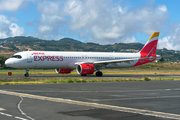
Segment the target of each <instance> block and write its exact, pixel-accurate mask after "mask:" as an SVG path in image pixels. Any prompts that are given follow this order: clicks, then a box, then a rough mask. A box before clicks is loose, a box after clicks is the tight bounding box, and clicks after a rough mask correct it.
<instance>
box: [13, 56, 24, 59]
mask: <svg viewBox="0 0 180 120" xmlns="http://www.w3.org/2000/svg"><path fill="white" fill-rule="evenodd" d="M11 58H19V59H21V58H22V57H21V55H13V56H12V57H11Z"/></svg>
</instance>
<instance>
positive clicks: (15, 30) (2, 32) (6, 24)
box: [0, 15, 24, 38]
mask: <svg viewBox="0 0 180 120" xmlns="http://www.w3.org/2000/svg"><path fill="white" fill-rule="evenodd" d="M0 26H1V27H0V38H7V37H14V36H21V35H24V29H23V28H22V27H19V26H18V25H17V24H16V23H11V21H10V20H9V19H8V18H7V17H6V16H4V15H0Z"/></svg>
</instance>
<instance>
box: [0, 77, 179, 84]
mask: <svg viewBox="0 0 180 120" xmlns="http://www.w3.org/2000/svg"><path fill="white" fill-rule="evenodd" d="M166 80H180V79H179V78H148V77H144V78H138V79H130V78H127V79H118V78H115V79H108V80H104V79H90V80H86V79H78V78H68V79H40V80H35V79H27V80H21V81H19V80H16V79H14V80H3V79H0V85H15V84H46V83H91V82H128V81H166Z"/></svg>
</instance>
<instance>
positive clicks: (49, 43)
mask: <svg viewBox="0 0 180 120" xmlns="http://www.w3.org/2000/svg"><path fill="white" fill-rule="evenodd" d="M2 46H3V47H2ZM143 46H144V45H143V44H141V43H116V44H114V45H99V44H96V43H91V42H89V43H84V42H81V41H78V40H74V39H71V38H63V39H60V40H42V39H38V38H34V37H31V36H28V37H25V36H16V37H9V38H6V39H0V53H7V52H10V54H12V52H19V51H25V50H40V51H41V50H44V51H92V52H138V51H140V50H141V49H142V47H143ZM157 54H160V55H161V54H162V55H163V56H170V55H171V57H167V58H166V59H167V60H173V61H175V60H180V51H174V50H167V49H158V50H157ZM0 56H1V54H0Z"/></svg>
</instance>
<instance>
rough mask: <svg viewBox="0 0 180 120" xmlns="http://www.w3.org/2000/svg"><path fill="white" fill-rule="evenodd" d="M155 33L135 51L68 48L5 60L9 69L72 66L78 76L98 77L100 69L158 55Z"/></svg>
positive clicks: (62, 70)
mask: <svg viewBox="0 0 180 120" xmlns="http://www.w3.org/2000/svg"><path fill="white" fill-rule="evenodd" d="M158 37H159V32H154V33H153V34H152V35H151V37H150V38H149V40H148V41H147V43H146V44H145V45H144V47H143V48H142V50H141V51H139V52H138V53H120V52H70V51H23V52H18V53H16V54H14V55H13V56H12V57H11V58H9V59H7V60H6V61H5V64H6V65H7V66H9V67H13V68H22V69H26V73H25V74H24V76H25V77H28V76H29V73H28V72H29V69H55V71H56V72H57V73H59V74H66V73H71V71H72V70H74V69H76V71H77V73H78V74H80V75H81V76H86V75H90V74H94V72H96V76H102V75H103V73H102V72H101V71H100V69H104V68H127V67H135V66H139V65H143V64H146V63H149V62H153V61H155V60H159V59H160V58H161V56H160V55H156V49H157V44H158Z"/></svg>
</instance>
